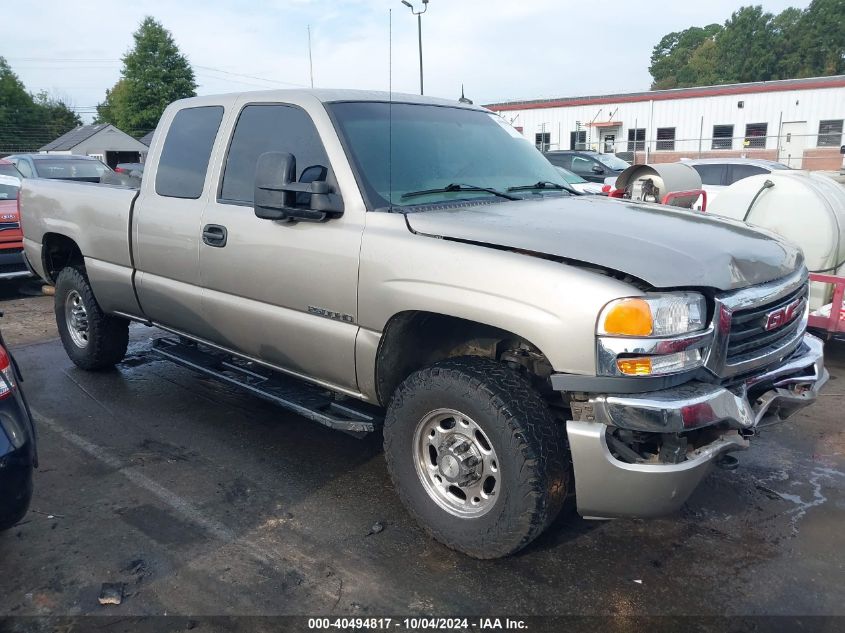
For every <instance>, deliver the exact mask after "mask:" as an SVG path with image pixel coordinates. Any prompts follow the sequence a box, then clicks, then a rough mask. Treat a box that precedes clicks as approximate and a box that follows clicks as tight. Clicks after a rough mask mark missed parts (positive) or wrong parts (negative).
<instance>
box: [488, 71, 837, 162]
mask: <svg viewBox="0 0 845 633" xmlns="http://www.w3.org/2000/svg"><path fill="white" fill-rule="evenodd" d="M486 107H487V108H489V109H490V110H493V111H495V112H498V113H500V114H501V115H502V116H503V117H505V118H506V119H507V120H508V121H510V122H511V124H512V125H513V126H514V127H515V128H516V129H517V130H519V131H520V132H522V134H524V135H525V137H526V138H528V139H529V140H531V141H533V142H534V143H535V144H536V145H537V147H539V148H541V149H544V150H545V149H552V150H555V149H593V150H597V151H601V152H613V153H619V154H622V155H623V157H625V158H627V159H629V160H631V159H633V160H636V162H646V161H648V162H652V163H654V162H674V161H677V160H678V159H680V158H682V157H689V158H697V157H717V156H749V157H752V156H753V157H757V158H768V159H771V160H780V161H781V162H784V163H787V164H789V165H790V166H792V167H798V168H803V169H838V168H839V166H840V165H841V164H842V157H841V155H840V152H839V148H840V146H841V145H842V143H843V135H842V132H843V120H845V75H837V76H834V77H814V78H809V79H786V80H779V81H765V82H755V83H746V84H730V85H725V86H706V87H701V88H679V89H675V90H653V91H649V92H636V93H629V94H614V95H606V96H595V97H565V98H560V99H538V100H531V101H511V102H505V103H494V104H490V105H487V106H486Z"/></svg>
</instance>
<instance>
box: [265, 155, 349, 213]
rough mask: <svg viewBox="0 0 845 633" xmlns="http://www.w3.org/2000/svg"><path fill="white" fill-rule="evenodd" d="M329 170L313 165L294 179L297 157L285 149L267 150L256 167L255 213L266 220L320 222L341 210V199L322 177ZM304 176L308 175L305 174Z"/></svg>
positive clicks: (341, 211)
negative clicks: (317, 177)
mask: <svg viewBox="0 0 845 633" xmlns="http://www.w3.org/2000/svg"><path fill="white" fill-rule="evenodd" d="M327 173H328V170H327V169H326V168H325V167H322V166H319V165H315V166H313V167H309V168H308V169H306V170H304V171H303V174H302V176H303V177H302V178H301V179H300V180H302V181H304V182H296V158H295V157H294V155H293V154H288V153H284V152H266V153H264V154H261V156H259V157H258V162H257V164H256V167H255V197H254V201H255V202H254V208H255V215H256V216H257V217H259V218H262V219H265V220H287V221H291V222H295V221H306V222H320V221H322V220H325V219H326V218H327V217H329V216H330V215H331V216H337V215H340V214H341V213H343V201H342V200H341V198H340V196H339V195H338V194H336V193H334V192H333V191H332V187H331V186H330V185H329V183H328V182H326V181H325V180H316V179H314V178H315V176H321V177H322V178H325V177H326V175H327ZM306 176H307V177H306Z"/></svg>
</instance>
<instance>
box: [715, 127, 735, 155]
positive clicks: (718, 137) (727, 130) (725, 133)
mask: <svg viewBox="0 0 845 633" xmlns="http://www.w3.org/2000/svg"><path fill="white" fill-rule="evenodd" d="M733 136H734V126H733V125H714V126H713V144H712V145H711V147H712V148H713V149H731V148H732V147H733Z"/></svg>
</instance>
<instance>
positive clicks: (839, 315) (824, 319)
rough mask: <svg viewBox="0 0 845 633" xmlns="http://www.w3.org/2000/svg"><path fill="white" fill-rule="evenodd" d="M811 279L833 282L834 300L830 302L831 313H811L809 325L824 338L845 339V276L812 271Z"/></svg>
mask: <svg viewBox="0 0 845 633" xmlns="http://www.w3.org/2000/svg"><path fill="white" fill-rule="evenodd" d="M810 280H811V281H818V282H821V283H825V284H831V285H832V286H833V300H832V301H831V304H830V313H828V314H824V313H823V314H815V313H814V314H811V315H810V318H809V321H808V325H809V326H810V327H811V328H815V329H817V330H819V333H820V334H822V338H825V339H831V338H836V339H845V277H840V276H838V275H824V274H820V273H810ZM819 312H821V311H819Z"/></svg>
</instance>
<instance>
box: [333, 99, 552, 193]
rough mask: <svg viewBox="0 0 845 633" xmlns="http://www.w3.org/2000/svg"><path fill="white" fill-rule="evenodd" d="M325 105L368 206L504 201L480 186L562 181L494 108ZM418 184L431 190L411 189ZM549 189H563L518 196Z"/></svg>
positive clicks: (505, 187)
mask: <svg viewBox="0 0 845 633" xmlns="http://www.w3.org/2000/svg"><path fill="white" fill-rule="evenodd" d="M328 107H329V110H330V112H331V113H332V115H333V117H334V119H335V121H336V124H337V126H338V128H339V130H338V131H339V133H340V135H341V137H342V138H343V140H344V142H345V144H346V148H347V152H348V153H349V155H350V156H349V157H350V159H351V160H352V162H353V163H354V166H355V169H356V172H357V177H358V179H359V184H360V185H361V186H362V188H363V189H364V190H365V193H366V195H367V198H368V202H369V204H370V206H371V207H372V208H379V207H382V208H383V207H389V206H413V205H420V204H423V205H425V204H436V203H444V202H453V201H456V200H477V199H480V198H489V199H491V200H497V201H499V202H503V201H505V199H503V198H502V197H501V196H497V195H496V194H495V193H491V192H489V191H483V190H482V189H481V188H486V189H493V190H495V191H497V192H505V191H508V189H509V188H511V187H524V186H526V185H533V184H535V183H539V182H545V183H556V184H560V185H564V186H565V185H566V181H565V180H564V179H563V178H562V177H561V175H560V173H559V172H558V171H557V170H556V169H555V168H554V167H553V166H552V165H551V163H549V161H547V160H546V159H545V158H544V157H543V155H542V154H541V153H540V152H538V151H537V150H536V149H535V148H534V147H533V146H532V145H531V144H530V143H529V142H528V141H526V140H525V139H524V138H523V137H522V136H521V135H520V134H519V132H517V131H516V130H514V129H513V128H512V127H511V126H510V125H508V124H507V123H505V122H504V121H502V120H501V119H499V117H497V116H496V115H494V114H490V113H487V112H483V111H479V110H470V109H464V108H453V107H443V106H434V105H421V104H408V103H393V104H389V103H383V102H343V103H333V104H329V105H328ZM458 185H462V186H458ZM421 191H431V193H427V194H426V195H422V196H421V195H418V192H421ZM411 192H415V193H414V195H413V196H407V195H406V194H409V193H411ZM550 193H551V194H552V195H568V194H567V193H566V192H565V191H561V190H558V189H553V188H548V189H547V190H546V191H543V190H542V189H534V190H532V189H529V190H527V191H520V192H519V194H518V195H519V197H528V196H532V195H549V194H550ZM403 196H405V197H404V198H403Z"/></svg>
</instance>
